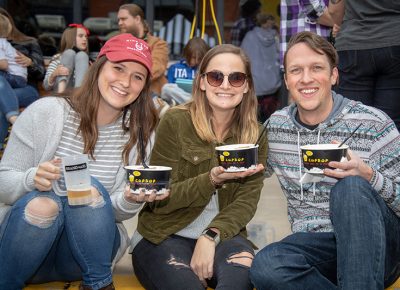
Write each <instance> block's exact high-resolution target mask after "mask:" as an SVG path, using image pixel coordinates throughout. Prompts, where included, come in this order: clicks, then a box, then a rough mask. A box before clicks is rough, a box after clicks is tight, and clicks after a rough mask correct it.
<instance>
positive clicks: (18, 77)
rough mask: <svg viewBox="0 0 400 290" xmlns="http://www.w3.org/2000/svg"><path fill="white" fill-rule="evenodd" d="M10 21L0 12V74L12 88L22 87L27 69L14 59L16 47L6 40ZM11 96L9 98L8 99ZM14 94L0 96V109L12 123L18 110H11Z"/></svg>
mask: <svg viewBox="0 0 400 290" xmlns="http://www.w3.org/2000/svg"><path fill="white" fill-rule="evenodd" d="M11 29H12V27H11V23H10V21H9V20H8V18H7V17H6V16H4V15H2V14H0V76H2V77H3V78H4V79H5V80H6V81H7V82H8V83H9V85H10V86H11V87H12V88H23V87H25V86H26V85H27V74H28V70H27V68H26V67H25V66H22V65H19V64H18V63H17V62H16V61H15V57H16V56H17V51H16V49H15V48H14V47H13V46H12V45H11V44H10V42H8V40H7V37H8V35H9V34H10V32H11ZM10 98H11V99H10ZM13 98H14V96H12V95H9V94H4V95H2V96H1V97H0V111H1V113H2V114H3V115H5V116H6V118H7V121H8V122H10V123H11V124H14V122H15V120H16V119H17V117H18V115H19V112H18V111H15V110H13V109H14V108H13V106H9V104H12V103H13Z"/></svg>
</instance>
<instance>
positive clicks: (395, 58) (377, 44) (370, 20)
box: [329, 0, 400, 130]
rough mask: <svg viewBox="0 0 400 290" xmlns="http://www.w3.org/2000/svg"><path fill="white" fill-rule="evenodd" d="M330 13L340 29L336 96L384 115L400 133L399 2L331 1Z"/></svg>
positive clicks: (337, 48) (381, 0) (337, 42)
mask: <svg viewBox="0 0 400 290" xmlns="http://www.w3.org/2000/svg"><path fill="white" fill-rule="evenodd" d="M329 11H330V12H331V14H332V17H333V19H334V20H335V23H336V24H337V25H340V27H341V29H340V31H339V33H338V34H337V37H336V43H335V48H336V50H337V52H338V54H339V66H338V69H339V74H340V78H339V84H338V85H337V87H336V90H337V92H338V93H341V94H343V95H346V96H348V98H350V99H353V100H356V101H360V102H362V103H363V104H365V105H369V106H374V107H376V108H378V109H380V110H382V111H384V112H385V113H386V114H388V115H389V117H390V118H392V119H393V121H394V123H395V124H396V127H397V129H398V130H400V102H399V100H398V97H399V95H400V69H399V67H400V30H399V29H397V28H398V27H399V25H400V2H398V1H392V0H379V1H378V0H365V1H353V0H346V1H344V0H331V1H330V4H329Z"/></svg>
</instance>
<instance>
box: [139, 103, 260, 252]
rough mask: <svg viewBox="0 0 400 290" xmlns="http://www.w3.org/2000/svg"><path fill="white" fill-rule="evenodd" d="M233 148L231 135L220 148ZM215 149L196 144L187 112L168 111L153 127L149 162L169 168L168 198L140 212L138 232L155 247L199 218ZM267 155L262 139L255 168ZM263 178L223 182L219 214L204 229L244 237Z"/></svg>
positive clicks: (208, 191) (210, 190)
mask: <svg viewBox="0 0 400 290" xmlns="http://www.w3.org/2000/svg"><path fill="white" fill-rule="evenodd" d="M260 132H261V127H260ZM234 143H237V142H236V141H235V138H234V137H233V135H232V133H231V132H229V133H228V135H227V136H226V138H225V140H224V143H223V144H234ZM218 145H221V144H215V143H208V142H206V141H203V140H201V139H200V137H199V136H198V135H197V133H196V131H195V128H194V126H193V123H192V120H191V117H190V114H189V112H188V111H187V110H182V109H172V110H170V111H169V112H167V114H166V115H165V116H164V117H163V119H162V120H161V122H160V124H159V126H158V128H157V133H156V141H155V145H154V149H153V151H152V155H151V161H150V163H151V164H152V165H162V166H170V167H172V174H171V175H172V177H171V184H170V189H171V194H170V196H169V197H168V198H167V199H165V200H162V201H157V202H154V203H146V204H145V206H144V207H143V209H142V211H141V212H140V214H139V221H138V231H139V233H140V234H141V235H142V236H143V237H145V238H146V239H147V240H149V241H151V242H153V243H155V244H159V243H161V242H162V241H163V240H164V239H166V238H167V237H168V236H170V235H172V234H174V233H176V232H178V231H179V230H181V229H183V228H184V227H186V226H187V225H188V224H190V223H191V222H192V221H193V220H194V219H195V218H196V217H197V216H199V215H200V213H201V212H202V211H203V210H204V208H205V207H206V205H207V204H208V202H209V201H210V199H211V196H212V194H213V193H214V192H215V188H214V186H213V184H212V183H211V181H210V178H209V172H210V170H211V168H213V167H215V166H217V165H218V160H217V155H216V153H215V147H216V146H218ZM266 155H267V140H266V138H263V139H262V140H261V142H260V147H259V150H258V158H259V160H258V163H261V164H265V162H266ZM263 179H264V175H263V172H259V173H257V174H254V175H252V176H249V177H246V178H243V179H242V180H232V181H229V182H225V184H224V185H223V186H222V187H221V188H220V189H218V201H219V213H218V214H217V216H216V217H215V218H214V219H213V220H212V222H211V223H210V224H209V226H208V227H215V228H217V229H219V231H220V236H221V241H223V240H225V239H230V238H232V237H233V236H235V235H238V234H242V235H243V236H246V225H247V223H248V222H249V221H250V220H251V218H252V217H253V216H254V214H255V211H256V209H257V203H258V200H259V197H260V193H261V189H262V187H263Z"/></svg>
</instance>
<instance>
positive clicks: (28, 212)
mask: <svg viewBox="0 0 400 290" xmlns="http://www.w3.org/2000/svg"><path fill="white" fill-rule="evenodd" d="M59 211H60V209H59V207H58V204H57V202H56V201H54V200H53V199H51V198H49V197H44V196H40V197H35V198H33V199H32V200H31V201H29V202H28V204H27V205H26V207H25V220H26V221H27V222H28V223H30V224H32V225H35V226H37V227H40V228H48V227H50V226H51V225H52V224H53V223H54V221H55V220H56V218H57V216H58V214H59Z"/></svg>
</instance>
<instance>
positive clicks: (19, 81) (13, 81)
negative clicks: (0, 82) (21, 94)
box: [0, 70, 27, 89]
mask: <svg viewBox="0 0 400 290" xmlns="http://www.w3.org/2000/svg"><path fill="white" fill-rule="evenodd" d="M0 76H2V77H4V78H5V79H6V80H7V82H8V83H9V84H10V86H11V87H12V88H14V89H16V88H23V87H25V86H26V85H27V82H26V79H25V78H23V77H21V76H17V75H12V74H10V73H8V72H6V71H4V70H0Z"/></svg>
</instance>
